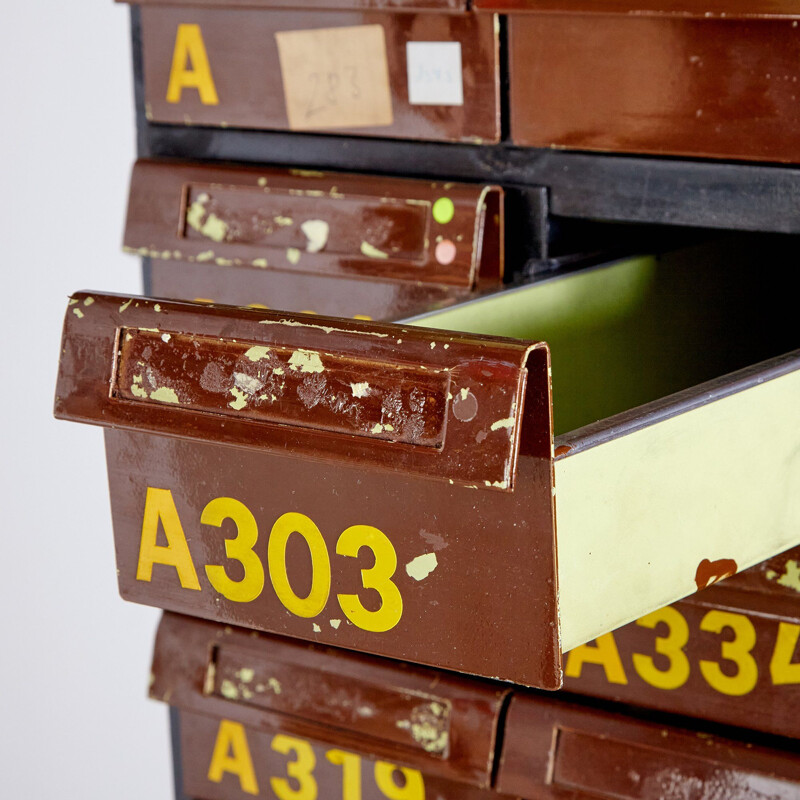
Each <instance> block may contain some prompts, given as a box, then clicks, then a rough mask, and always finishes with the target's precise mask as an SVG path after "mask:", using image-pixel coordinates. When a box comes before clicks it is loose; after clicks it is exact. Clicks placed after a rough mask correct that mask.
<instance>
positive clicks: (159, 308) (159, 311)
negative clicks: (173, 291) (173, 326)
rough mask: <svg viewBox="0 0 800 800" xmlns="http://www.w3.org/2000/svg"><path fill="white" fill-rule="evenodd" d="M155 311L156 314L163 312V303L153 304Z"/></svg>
mask: <svg viewBox="0 0 800 800" xmlns="http://www.w3.org/2000/svg"><path fill="white" fill-rule="evenodd" d="M153 311H155V312H156V314H160V313H161V304H160V303H156V304H155V305H154V306H153Z"/></svg>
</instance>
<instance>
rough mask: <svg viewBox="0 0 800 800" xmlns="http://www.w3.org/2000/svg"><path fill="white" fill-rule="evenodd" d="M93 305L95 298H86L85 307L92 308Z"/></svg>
mask: <svg viewBox="0 0 800 800" xmlns="http://www.w3.org/2000/svg"><path fill="white" fill-rule="evenodd" d="M92 303H94V297H87V298H86V299H85V300H84V301H83V304H84V305H85V306H90V305H91V304H92Z"/></svg>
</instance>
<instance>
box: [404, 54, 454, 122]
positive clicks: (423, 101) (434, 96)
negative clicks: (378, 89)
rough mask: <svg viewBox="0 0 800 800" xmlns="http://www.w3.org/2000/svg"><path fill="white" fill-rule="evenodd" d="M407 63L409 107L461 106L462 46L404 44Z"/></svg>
mask: <svg viewBox="0 0 800 800" xmlns="http://www.w3.org/2000/svg"><path fill="white" fill-rule="evenodd" d="M406 60H407V62H408V100H409V102H410V103H411V105H413V106H463V105H464V88H463V84H462V81H461V42H407V43H406Z"/></svg>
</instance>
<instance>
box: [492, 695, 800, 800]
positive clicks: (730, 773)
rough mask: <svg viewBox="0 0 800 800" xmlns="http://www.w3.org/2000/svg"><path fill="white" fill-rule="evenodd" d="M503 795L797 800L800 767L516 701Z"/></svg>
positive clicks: (601, 714) (500, 784) (640, 725)
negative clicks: (793, 799) (794, 799)
mask: <svg viewBox="0 0 800 800" xmlns="http://www.w3.org/2000/svg"><path fill="white" fill-rule="evenodd" d="M497 789H498V790H499V791H501V792H505V793H506V794H510V795H514V796H517V797H524V798H536V800H540V799H541V800H544V798H561V799H564V800H566V799H567V798H569V799H570V800H572V798H575V800H578V798H584V797H586V798H589V797H591V798H596V797H603V798H619V800H628V799H630V800H683V799H684V798H712V797H713V798H717V797H719V798H725V800H791V799H792V798H796V797H797V796H798V792H800V760H798V759H797V757H796V755H795V754H794V753H792V752H791V751H788V750H783V751H780V750H768V749H765V748H761V747H757V746H753V745H751V744H746V743H744V742H742V741H733V740H729V739H725V738H722V737H719V738H718V737H717V736H716V735H715V736H712V735H710V734H706V733H702V732H694V731H690V730H682V729H680V728H668V727H665V726H662V725H655V724H650V723H646V722H641V721H638V720H635V719H633V718H626V717H625V716H624V715H622V714H616V713H611V712H607V711H599V710H594V709H590V708H587V707H582V706H580V705H577V704H575V705H573V704H568V703H563V702H559V701H557V700H549V699H545V698H542V697H541V696H532V695H528V696H526V695H524V694H522V693H520V694H517V695H515V696H514V697H512V699H511V704H510V707H509V712H508V716H507V718H506V725H505V730H504V746H503V755H502V760H501V764H500V769H499V771H498V777H497Z"/></svg>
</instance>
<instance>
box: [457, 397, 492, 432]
mask: <svg viewBox="0 0 800 800" xmlns="http://www.w3.org/2000/svg"><path fill="white" fill-rule="evenodd" d="M468 396H469V389H462V390H461V399H462V400H466V399H467V397H468ZM492 430H494V428H492Z"/></svg>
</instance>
